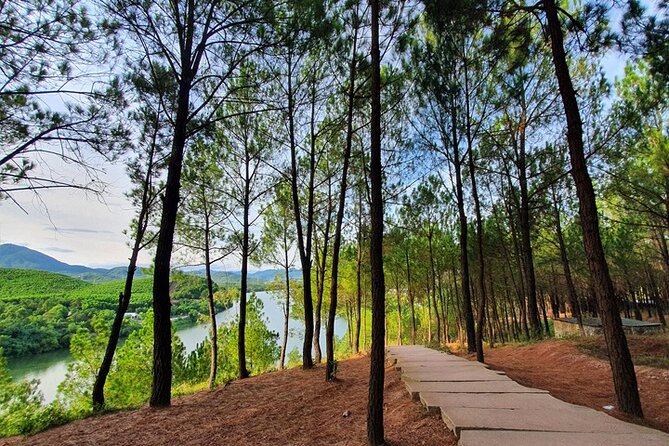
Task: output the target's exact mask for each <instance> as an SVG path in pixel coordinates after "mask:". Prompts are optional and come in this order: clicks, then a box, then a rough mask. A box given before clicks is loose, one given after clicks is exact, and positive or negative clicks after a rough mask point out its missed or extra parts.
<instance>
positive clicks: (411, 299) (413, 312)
mask: <svg viewBox="0 0 669 446" xmlns="http://www.w3.org/2000/svg"><path fill="white" fill-rule="evenodd" d="M404 255H405V258H406V264H407V294H408V295H409V304H410V305H411V344H412V345H416V305H415V298H414V295H413V293H412V291H411V265H410V264H409V249H408V248H407V247H405V250H404Z"/></svg>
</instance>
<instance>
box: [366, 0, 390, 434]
mask: <svg viewBox="0 0 669 446" xmlns="http://www.w3.org/2000/svg"><path fill="white" fill-rule="evenodd" d="M370 3H371V13H372V48H371V52H372V64H371V71H372V84H371V97H372V101H371V102H372V103H371V109H372V110H371V111H372V115H371V122H370V126H371V138H370V166H369V178H370V182H371V206H370V214H371V237H370V243H369V245H370V250H369V261H370V269H371V273H372V274H371V277H372V352H371V355H370V363H371V365H370V371H369V400H368V404H367V443H368V444H369V446H378V445H383V444H385V440H384V433H383V383H384V373H385V368H384V363H385V346H384V344H383V339H384V337H385V333H384V331H385V330H384V328H385V326H384V320H385V309H386V304H385V293H386V287H385V283H384V277H383V172H382V166H381V53H380V51H379V3H380V2H379V0H370Z"/></svg>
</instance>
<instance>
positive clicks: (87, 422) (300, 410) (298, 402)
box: [0, 356, 457, 446]
mask: <svg viewBox="0 0 669 446" xmlns="http://www.w3.org/2000/svg"><path fill="white" fill-rule="evenodd" d="M368 376H369V359H368V357H366V356H363V357H357V358H353V359H348V360H342V361H339V362H338V368H337V378H338V379H337V381H336V382H334V383H328V382H325V380H324V379H323V366H320V365H319V366H317V367H315V368H314V369H312V370H302V369H301V368H299V367H298V368H293V369H289V370H284V371H281V372H273V373H265V374H263V375H259V376H254V377H251V378H247V379H244V380H240V381H233V382H231V383H229V384H227V385H225V386H221V387H219V388H217V389H216V390H213V391H203V392H199V393H196V394H194V395H188V396H184V397H181V398H175V399H174V400H173V404H172V406H171V407H169V408H165V409H161V410H155V409H152V408H150V407H148V405H145V406H144V407H141V408H139V409H136V410H124V411H118V412H113V413H107V414H102V415H99V416H94V417H90V418H87V419H84V420H79V421H74V422H72V423H69V424H67V425H65V426H60V427H56V428H53V429H49V430H47V431H45V432H42V433H39V434H36V435H31V436H29V437H24V438H19V437H14V438H9V439H5V440H2V439H0V445H5V444H6V445H13V446H23V445H26V446H27V445H32V446H40V445H42V446H47V445H48V446H51V445H55V444H94V445H99V446H104V445H109V446H117V445H137V446H149V445H156V446H158V445H160V446H162V445H165V444H190V445H195V444H234V445H238V446H245V445H277V444H291V445H294V446H302V445H310V446H311V445H332V444H340V445H344V444H346V445H361V446H362V445H365V444H367V443H366V441H365V438H366V437H365V435H366V434H365V433H366V418H367V407H366V405H367V394H368V391H369V390H368V389H369V388H368ZM147 395H148V393H147ZM384 398H385V400H384V401H385V403H386V404H387V406H388V410H387V411H384V412H385V414H384V423H385V426H384V427H385V437H386V439H387V440H388V443H389V444H393V445H395V446H410V445H418V444H420V445H425V446H432V445H446V446H454V445H456V444H457V438H456V437H455V436H454V435H453V434H451V433H450V432H449V431H448V429H447V427H446V425H445V424H444V423H443V422H442V421H441V419H440V418H439V417H438V416H437V415H435V414H430V413H427V412H426V411H425V410H424V409H423V408H422V407H421V405H420V403H419V402H418V401H412V400H411V398H410V397H409V395H408V394H407V392H406V390H405V387H404V384H403V383H402V381H400V375H399V372H398V371H396V370H394V367H388V368H386V387H385V391H384ZM344 413H346V415H342V414H344Z"/></svg>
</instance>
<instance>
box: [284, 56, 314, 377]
mask: <svg viewBox="0 0 669 446" xmlns="http://www.w3.org/2000/svg"><path fill="white" fill-rule="evenodd" d="M291 56H292V54H290V55H289V57H288V67H289V68H288V79H287V84H288V133H289V136H290V165H291V178H290V179H291V191H292V197H293V211H294V212H295V229H296V232H297V246H298V250H299V253H300V264H301V266H302V291H303V294H304V343H303V344H302V367H303V368H305V369H309V368H311V367H313V365H314V362H313V359H312V357H311V341H312V339H313V336H314V308H313V301H312V297H311V225H312V221H311V220H312V219H313V175H314V170H315V169H314V165H315V158H314V157H315V154H314V153H313V151H312V153H311V156H310V167H311V168H310V180H309V182H310V184H309V186H310V187H309V204H308V209H307V234H306V238H307V240H306V242H305V239H304V234H303V230H302V229H303V228H302V213H301V210H300V198H299V190H298V178H297V142H296V140H295V98H294V92H293V73H292V68H293V67H292V57H291Z"/></svg>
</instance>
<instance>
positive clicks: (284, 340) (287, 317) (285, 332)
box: [279, 232, 290, 370]
mask: <svg viewBox="0 0 669 446" xmlns="http://www.w3.org/2000/svg"><path fill="white" fill-rule="evenodd" d="M288 250H289V249H288V234H286V233H285V232H284V234H283V259H284V260H283V261H284V263H283V264H284V275H285V280H286V304H285V305H284V307H283V338H282V339H281V356H280V359H279V368H280V369H281V370H283V368H284V367H285V363H286V348H287V347H288V321H289V320H290V261H289V260H288Z"/></svg>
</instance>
